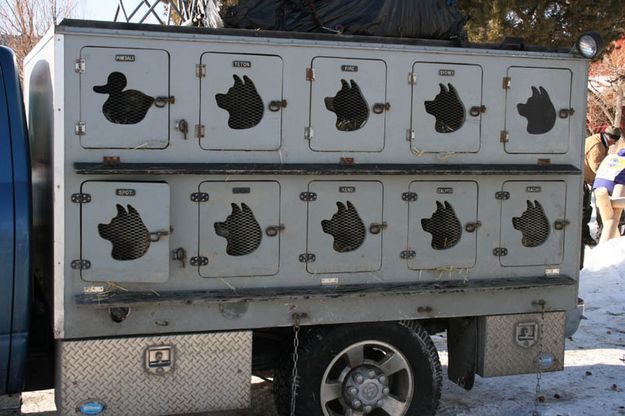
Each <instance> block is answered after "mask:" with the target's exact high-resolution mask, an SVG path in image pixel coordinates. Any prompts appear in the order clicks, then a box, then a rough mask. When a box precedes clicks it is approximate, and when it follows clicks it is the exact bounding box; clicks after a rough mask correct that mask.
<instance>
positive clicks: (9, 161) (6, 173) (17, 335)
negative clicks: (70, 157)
mask: <svg viewBox="0 0 625 416" xmlns="http://www.w3.org/2000/svg"><path fill="white" fill-rule="evenodd" d="M29 154H30V153H29V144H28V132H27V128H26V117H25V113H24V106H23V100H22V92H21V88H20V80H19V73H18V71H17V69H16V64H15V56H14V54H13V52H12V51H11V50H10V49H8V48H5V47H1V46H0V395H3V394H9V393H18V392H21V391H22V390H23V387H24V380H25V374H26V363H27V354H28V328H29V319H30V308H31V261H30V246H31V223H32V221H31V219H32V208H31V178H30V175H31V172H30V156H29Z"/></svg>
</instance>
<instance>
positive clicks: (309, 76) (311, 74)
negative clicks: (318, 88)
mask: <svg viewBox="0 0 625 416" xmlns="http://www.w3.org/2000/svg"><path fill="white" fill-rule="evenodd" d="M315 79H317V73H316V72H315V68H306V81H314V80H315Z"/></svg>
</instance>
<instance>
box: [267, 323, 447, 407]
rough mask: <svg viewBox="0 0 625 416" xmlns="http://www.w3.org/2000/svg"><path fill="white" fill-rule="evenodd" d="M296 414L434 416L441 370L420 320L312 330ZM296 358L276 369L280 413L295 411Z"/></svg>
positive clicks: (302, 351) (303, 351)
mask: <svg viewBox="0 0 625 416" xmlns="http://www.w3.org/2000/svg"><path fill="white" fill-rule="evenodd" d="M297 367H298V376H299V378H298V380H299V383H298V388H297V395H296V412H295V413H296V415H298V416H363V415H373V416H416V415H419V416H423V415H433V414H434V413H435V411H436V408H437V407H438V403H439V400H440V395H441V384H442V370H441V364H440V361H439V358H438V354H437V352H436V348H435V346H434V344H433V343H432V340H431V339H430V336H429V335H428V333H427V332H426V331H425V329H423V327H422V326H421V325H419V324H418V323H416V322H412V321H411V322H389V323H383V322H377V323H366V324H354V325H341V326H336V327H332V328H331V329H324V328H321V329H315V330H312V331H311V332H310V333H309V334H308V335H307V336H306V339H305V340H303V342H302V344H301V346H300V348H299V359H298V365H297ZM291 377H292V360H291V359H288V360H285V363H284V365H283V366H282V367H281V368H279V369H278V370H277V371H276V376H275V380H274V394H275V401H276V407H277V409H278V413H279V414H280V415H281V416H287V415H290V401H291Z"/></svg>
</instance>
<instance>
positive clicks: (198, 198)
mask: <svg viewBox="0 0 625 416" xmlns="http://www.w3.org/2000/svg"><path fill="white" fill-rule="evenodd" d="M209 199H210V197H209V195H208V194H207V193H206V192H194V193H192V194H191V201H193V202H208V200H209Z"/></svg>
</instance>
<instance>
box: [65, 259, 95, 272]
mask: <svg viewBox="0 0 625 416" xmlns="http://www.w3.org/2000/svg"><path fill="white" fill-rule="evenodd" d="M70 266H71V267H72V269H74V270H87V269H90V268H91V262H90V261H89V260H85V259H79V260H72V262H71V263H70Z"/></svg>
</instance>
